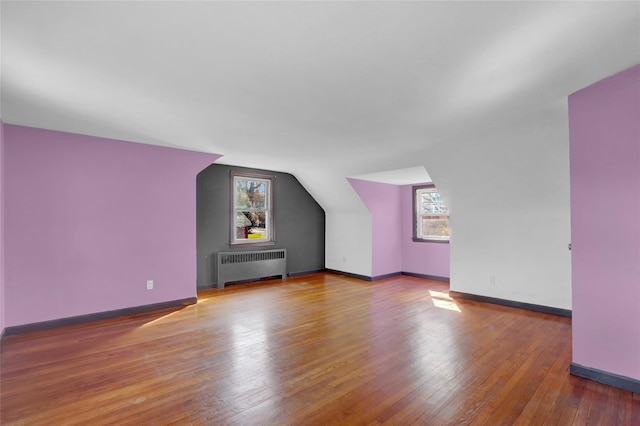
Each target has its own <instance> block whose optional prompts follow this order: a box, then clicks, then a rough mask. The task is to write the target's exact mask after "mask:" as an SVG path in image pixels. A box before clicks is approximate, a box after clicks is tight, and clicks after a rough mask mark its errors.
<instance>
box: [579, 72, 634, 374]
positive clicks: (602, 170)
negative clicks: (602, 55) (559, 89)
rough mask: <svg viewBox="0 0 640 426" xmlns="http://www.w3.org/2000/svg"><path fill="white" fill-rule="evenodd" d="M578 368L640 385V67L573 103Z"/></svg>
mask: <svg viewBox="0 0 640 426" xmlns="http://www.w3.org/2000/svg"><path fill="white" fill-rule="evenodd" d="M569 124H570V159H571V233H572V237H571V240H572V275H573V279H572V291H573V319H572V325H573V362H574V363H576V364H580V365H583V366H586V367H590V368H595V369H598V370H603V371H607V372H610V373H614V374H618V375H622V376H626V377H630V378H633V379H637V380H640V65H637V66H635V67H633V68H631V69H628V70H626V71H624V72H622V73H619V74H616V75H614V76H612V77H610V78H607V79H605V80H602V81H600V82H598V83H596V84H594V85H592V86H589V87H587V88H585V89H583V90H580V91H578V92H576V93H574V94H572V95H571V96H570V97H569Z"/></svg>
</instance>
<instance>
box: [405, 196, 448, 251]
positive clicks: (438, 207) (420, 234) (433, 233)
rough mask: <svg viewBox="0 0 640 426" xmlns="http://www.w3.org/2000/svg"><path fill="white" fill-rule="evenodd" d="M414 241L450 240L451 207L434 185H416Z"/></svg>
mask: <svg viewBox="0 0 640 426" xmlns="http://www.w3.org/2000/svg"><path fill="white" fill-rule="evenodd" d="M413 191H414V197H413V215H414V223H415V226H414V235H413V240H414V241H431V242H449V209H448V208H447V206H445V205H444V202H443V201H442V197H440V193H439V192H438V190H437V189H436V187H435V186H434V185H422V186H414V187H413Z"/></svg>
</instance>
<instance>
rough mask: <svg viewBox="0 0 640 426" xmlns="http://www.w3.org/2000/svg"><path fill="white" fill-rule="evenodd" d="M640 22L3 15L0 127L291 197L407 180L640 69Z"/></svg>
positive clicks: (548, 12) (587, 5) (416, 8)
mask: <svg viewBox="0 0 640 426" xmlns="http://www.w3.org/2000/svg"><path fill="white" fill-rule="evenodd" d="M639 10H640V6H639V3H638V2H621V3H617V2H483V1H476V2H415V1H414V2H397V1H393V2H392V1H390V2H384V1H381V2H364V1H359V2H212V1H211V2H206V1H204V2H203V1H201V2H186V1H180V2H178V1H175V2H146V1H145V2H88V1H87V2H30V1H20V2H11V1H2V3H1V14H2V21H1V25H2V26H1V31H2V74H1V78H2V93H1V100H2V109H1V114H2V119H3V120H4V121H5V123H10V124H20V125H28V126H34V127H41V128H47V129H54V130H63V131H69V132H76V133H83V134H89V135H96V136H103V137H111V138H117V139H124V140H130V141H134V142H141V143H149V144H157V145H165V146H172V147H180V148H185V149H191V150H197V151H204V152H211V153H217V154H222V155H224V157H223V158H222V162H224V163H228V164H241V165H244V166H248V167H258V168H265V169H274V170H282V171H288V172H292V173H295V174H296V175H297V176H299V177H300V178H301V180H302V181H303V182H304V181H305V180H307V181H308V182H321V181H322V176H326V175H328V174H332V175H338V176H343V177H346V176H358V175H363V174H365V175H367V174H371V173H377V172H380V171H389V170H395V169H412V168H415V167H423V166H424V165H425V164H426V163H427V161H426V159H425V156H427V157H428V155H429V151H428V148H429V146H430V145H431V144H436V143H446V141H447V140H448V139H449V138H450V137H451V135H456V137H457V138H473V135H474V131H475V129H477V128H479V127H482V126H494V125H500V126H507V127H508V126H510V125H512V123H517V122H518V121H519V120H522V119H523V117H527V116H528V114H531V113H532V112H535V111H539V110H541V109H545V108H547V107H548V106H549V105H557V103H558V102H566V97H567V95H569V94H570V93H572V92H574V91H576V90H578V89H580V88H582V87H585V86H587V85H589V84H591V83H593V82H595V81H597V80H599V79H601V78H603V77H606V76H608V75H611V74H614V73H616V72H618V71H621V70H623V69H625V68H628V67H630V66H632V65H634V64H635V63H638V62H640V17H639ZM384 179H389V176H388V175H387V176H386V177H385V178H384ZM403 182H404V181H403ZM405 183H406V182H405Z"/></svg>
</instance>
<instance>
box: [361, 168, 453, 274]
mask: <svg viewBox="0 0 640 426" xmlns="http://www.w3.org/2000/svg"><path fill="white" fill-rule="evenodd" d="M349 182H350V183H351V185H352V186H353V188H354V189H355V190H356V192H357V193H358V195H359V196H360V198H361V199H362V201H363V202H364V203H365V205H366V206H367V208H368V209H369V211H370V212H371V215H372V218H373V230H372V233H373V243H372V245H373V254H372V256H373V259H372V263H373V271H372V275H373V276H374V277H376V276H380V275H385V274H392V273H397V272H411V273H414V274H422V275H433V276H438V277H443V278H449V244H442V243H414V242H413V198H412V197H413V191H412V186H411V185H406V186H398V185H389V184H384V183H378V182H369V181H364V180H358V179H349Z"/></svg>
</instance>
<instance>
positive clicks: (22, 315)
mask: <svg viewBox="0 0 640 426" xmlns="http://www.w3.org/2000/svg"><path fill="white" fill-rule="evenodd" d="M4 130H5V133H4V144H5V177H6V179H5V202H6V203H5V225H6V226H5V261H6V275H5V296H6V301H7V303H6V305H5V326H7V327H8V326H15V325H21V324H28V323H34V322H39V321H46V320H53V319H58V318H65V317H72V316H76V315H82V314H88V313H95V312H102V311H109V310H114V309H120V308H127V307H133V306H140V305H147V304H153V303H158V302H164V301H170V300H178V299H183V298H188V297H193V296H195V295H196V175H197V173H198V172H199V171H200V170H202V169H204V168H205V167H206V166H208V165H209V164H211V163H212V162H213V161H215V160H216V159H217V158H219V156H217V155H211V154H203V153H196V152H191V151H184V150H178V149H171V148H163V147H157V146H150V145H142V144H135V143H129V142H123V141H116V140H110V139H102V138H96V137H90V136H83V135H76V134H69V133H62V132H55V131H48V130H41V129H34V128H28V127H20V126H13V125H5V129H4ZM147 279H153V280H154V289H153V290H146V288H145V284H146V280H147Z"/></svg>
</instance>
